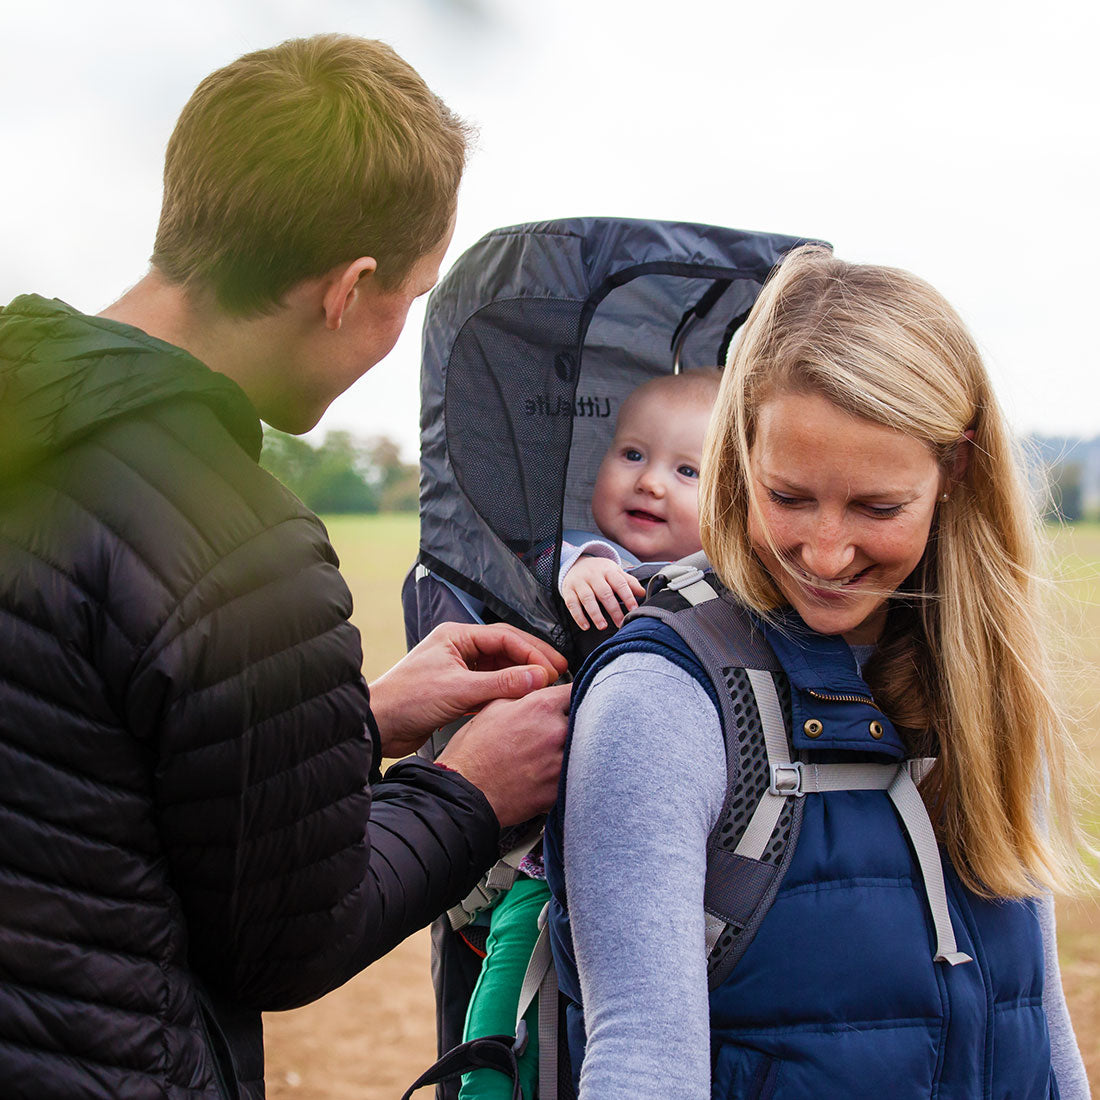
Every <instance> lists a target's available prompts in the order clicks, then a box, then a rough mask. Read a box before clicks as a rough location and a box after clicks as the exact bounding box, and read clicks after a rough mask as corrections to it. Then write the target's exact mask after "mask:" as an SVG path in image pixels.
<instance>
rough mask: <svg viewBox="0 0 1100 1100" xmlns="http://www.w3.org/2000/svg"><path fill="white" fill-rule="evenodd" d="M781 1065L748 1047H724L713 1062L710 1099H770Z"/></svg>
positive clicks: (776, 1060) (773, 1093) (773, 1092)
mask: <svg viewBox="0 0 1100 1100" xmlns="http://www.w3.org/2000/svg"><path fill="white" fill-rule="evenodd" d="M782 1068H783V1063H782V1062H781V1061H780V1060H779V1059H778V1058H773V1057H772V1056H771V1055H770V1054H765V1053H764V1052H763V1051H760V1050H751V1049H749V1048H748V1047H737V1046H728V1045H727V1046H723V1047H722V1048H721V1049H720V1050H719V1051H718V1056H717V1058H716V1059H715V1060H714V1071H713V1076H712V1081H711V1093H710V1094H711V1097H712V1100H771V1098H772V1097H773V1096H774V1095H775V1090H776V1086H777V1085H778V1083H779V1074H780V1071H781V1070H782Z"/></svg>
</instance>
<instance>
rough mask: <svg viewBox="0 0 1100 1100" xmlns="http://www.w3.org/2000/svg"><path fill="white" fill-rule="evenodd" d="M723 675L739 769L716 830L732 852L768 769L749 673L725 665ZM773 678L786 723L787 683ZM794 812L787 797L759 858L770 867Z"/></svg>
mask: <svg viewBox="0 0 1100 1100" xmlns="http://www.w3.org/2000/svg"><path fill="white" fill-rule="evenodd" d="M722 675H723V676H724V677H725V681H726V690H727V691H728V692H729V693H730V700H731V704H732V709H733V714H734V716H735V720H736V722H737V733H738V737H737V742H738V749H739V763H740V771H739V774H738V781H737V791H736V794H735V795H734V797H733V798H732V799H731V800H730V802H729V805H728V807H727V811H726V817H725V819H724V820H723V822H722V825H721V827H720V829H719V830H718V841H717V843H718V846H719V847H720V848H724V849H726V850H727V851H731V852H732V851H733V850H734V849H735V848H736V847H737V844H738V841H740V839H741V836H742V834H743V833H744V831H745V829H746V828H747V827H748V824H749V819H750V818H751V817H752V814H753V811H754V810H755V809H756V806H757V803H759V801H760V799H761V797H762V796H763V794H764V792H765V791H766V790H767V789H768V784H769V782H770V779H771V775H770V770H769V768H768V754H767V751H766V749H765V746H764V729H763V726H762V725H761V724H760V712H759V711H758V710H757V708H756V700H755V698H754V696H753V692H752V684H751V683H750V682H749V677H748V673H747V672H745V670H744V669H743V668H727V669H723V670H722ZM775 680H776V687H777V692H778V695H779V703H780V706H781V707H782V709H783V720H784V722H786V723H787V724H788V725H789V724H790V708H791V693H790V686H789V685H788V684H787V682H786V677H784V676H779V677H776V678H775ZM793 812H794V806H793V803H792V801H791V800H790V799H788V800H787V802H786V803H785V804H784V806H783V812H782V813H781V814H780V815H779V824H778V825H777V827H776V832H775V835H774V837H773V838H772V841H771V843H770V844H769V845H768V847H767V849H766V850H765V852H764V854H763V856H762V857H761V860H762V862H764V863H769V864H772V865H773V866H774V865H776V864H778V863H779V861H780V859H781V858H782V856H783V849H784V848H785V846H786V843H787V837H788V836H790V831H791V816H792V814H793Z"/></svg>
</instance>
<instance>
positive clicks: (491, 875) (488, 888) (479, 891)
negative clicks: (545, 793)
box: [447, 829, 542, 932]
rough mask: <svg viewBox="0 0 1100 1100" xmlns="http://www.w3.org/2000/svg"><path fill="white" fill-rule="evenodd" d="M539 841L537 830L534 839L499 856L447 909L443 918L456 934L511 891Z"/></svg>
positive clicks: (540, 836) (531, 838) (539, 832)
mask: <svg viewBox="0 0 1100 1100" xmlns="http://www.w3.org/2000/svg"><path fill="white" fill-rule="evenodd" d="M541 839H542V830H541V829H539V830H537V831H536V832H535V834H534V836H532V837H530V838H529V839H527V840H525V841H523V843H522V844H517V845H516V846H515V847H514V848H513V849H512V850H511V851H510V852H508V853H507V854H506V855H504V856H501V858H500V859H498V860H497V861H496V863H494V864H493V866H492V867H490V868H489V871H488V873H487V874H486V875H484V876H483V877H482V879H481V881H480V882H479V883H478V884H477V885H476V886H475V887H474V888H473V889H472V890H471V891H470V892H469V893H468V894H467V895H466V896H465V897H464V898H463V899H462V900H461V901H460V902H459V903H458V904H457V905H455V906H452V907H451V908H450V909H448V910H447V919H448V920H449V921H450V922H451V927H452V928H453V929H454V930H455V931H456V932H457V931H458V930H459V929H460V928H465V927H466V925H468V924H469V923H470V922H471V921H472V920H473V919H474V917H476V916H477V915H478V913H480V912H482V911H483V910H485V909H488V908H489V906H491V905H492V904H493V903H494V902H495V901H496V900H497V898H499V897H500V895H501V894H502V893H504V891H505V890H510V889H511V888H512V884H513V883H514V882H515V881H516V875H517V874H519V865H520V864H521V863H522V862H523V860H524V858H525V857H526V856H527V854H528V853H529V852H530V851H531V849H532V848H534V846H535V845H536V844H538V842H539V841H540V840H541Z"/></svg>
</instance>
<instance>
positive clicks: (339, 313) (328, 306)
mask: <svg viewBox="0 0 1100 1100" xmlns="http://www.w3.org/2000/svg"><path fill="white" fill-rule="evenodd" d="M377 268H378V262H377V261H376V260H374V259H373V258H372V257H370V256H360V257H359V259H358V260H352V262H351V263H350V264H345V265H343V266H341V267H335V268H333V270H332V271H331V273H330V274H329V279H328V285H327V287H326V289H325V296H324V299H323V302H322V308H323V309H324V311H325V328H327V329H329V330H330V331H332V332H335V331H336V330H337V329H338V328H339V327H340V324H341V323H342V321H343V320H344V311H345V310H346V309H347V307H348V306H349V305H350V304H351V302H352V300H353V299H354V298H355V295H356V293H357V292H358V288H359V280H360V279H361V278H362V277H363V276H364V275H366V276H368V277H369V276H371V275H373V274H374V272H375V271H376V270H377Z"/></svg>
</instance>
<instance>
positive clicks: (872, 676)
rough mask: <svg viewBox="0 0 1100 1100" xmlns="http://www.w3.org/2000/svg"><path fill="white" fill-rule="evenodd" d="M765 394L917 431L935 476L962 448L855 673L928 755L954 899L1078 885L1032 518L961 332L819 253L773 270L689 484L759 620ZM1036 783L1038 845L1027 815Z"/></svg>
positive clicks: (946, 308)
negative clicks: (958, 894)
mask: <svg viewBox="0 0 1100 1100" xmlns="http://www.w3.org/2000/svg"><path fill="white" fill-rule="evenodd" d="M780 392H796V393H798V392H803V393H813V394H820V395H821V396H823V397H825V398H827V399H828V400H829V401H831V402H833V403H834V404H835V405H837V406H838V407H839V408H840V409H842V410H844V411H846V412H848V413H850V414H852V415H854V416H859V417H862V418H865V419H867V420H869V421H872V422H874V423H876V424H881V425H884V426H886V427H889V428H892V429H895V430H897V431H899V432H903V433H905V434H906V435H908V436H911V437H912V438H914V439H917V440H920V441H921V442H922V443H924V444H925V445H926V446H927V447H928V449H929V451H930V452H931V454H932V455H933V457H934V458H935V460H936V461H937V463H939V465H940V467H941V469H942V470H943V471H944V473H945V475H946V477H947V479H948V481H950V479H951V476H952V474H953V472H954V471H955V469H956V466H955V462H956V457H957V455H958V452H959V448H960V447H969V450H970V454H969V464H968V467H967V469H966V473H965V476H964V477H963V478H962V479H961V481H960V482H959V483H958V484H956V485H954V486H953V488H952V490H951V497H950V500H949V501H948V502H946V503H940V504H938V505H937V510H936V516H935V519H934V521H933V527H932V531H931V533H930V536H929V540H928V545H927V547H926V549H925V553H924V557H923V558H922V560H921V562H920V564H919V566H918V567H917V569H916V571H915V572H914V574H913V576H912V577H911V578H910V580H909V582H907V584H906V585H904V586H903V588H902V589H901V590H899V592H898V593H897V594H896V596H895V598H893V599H892V600H891V603H890V611H889V615H888V618H887V626H886V630H885V633H884V636H883V638H882V640H881V641H880V643H879V645H878V648H877V651H876V654H875V656H874V657H873V658H872V661H871V662H870V663H869V665H868V667H867V669H866V670H865V671H866V675H867V679H868V681H869V683H870V684H871V686H872V688H873V689H874V691H875V694H876V698H877V700H878V701H879V703H880V705H882V707H883V709H884V710H885V711H886V712H887V713H888V714H890V716H891V718H892V719H894V720H895V721H896V722H897V723H898V724H899V725H900V726H902V727H905V728H906V730H907V735H908V737H909V740H910V749H911V750H912V751H913V752H914V754H916V755H925V754H927V755H937V756H938V760H939V762H938V764H937V766H936V767H935V769H934V770H933V771H932V773H931V775H930V776H929V777H928V778H927V779H926V780H925V782H924V784H922V794H923V795H924V797H925V800H926V801H927V802H928V804H929V809H930V811H931V813H932V817H933V821H934V822H935V824H936V828H937V832H938V834H939V835H940V837H941V839H942V840H943V842H944V843H945V844H946V846H947V848H948V851H949V852H950V854H951V858H952V860H953V862H954V864H955V867H956V868H957V870H958V871H959V874H960V875H961V876H962V877H963V879H964V880H965V881H966V882H967V884H968V885H969V886H970V887H971V888H973V889H975V890H978V891H979V892H982V893H992V894H995V895H999V896H1004V897H1024V896H1031V895H1034V894H1035V892H1036V890H1037V889H1038V888H1039V887H1040V886H1051V887H1065V886H1067V885H1069V884H1072V883H1073V882H1075V881H1081V877H1082V876H1083V875H1084V874H1085V873H1084V871H1083V870H1082V869H1081V865H1080V863H1079V861H1078V859H1077V857H1076V852H1077V850H1078V846H1079V837H1078V834H1077V833H1076V832H1075V826H1074V824H1073V818H1072V814H1071V812H1070V810H1071V806H1070V799H1069V795H1068V792H1067V783H1066V755H1067V751H1068V750H1069V748H1070V746H1071V742H1070V739H1069V736H1068V731H1067V728H1066V724H1065V722H1064V720H1063V717H1062V715H1061V714H1060V711H1059V708H1058V707H1057V706H1056V705H1055V703H1054V702H1053V700H1052V697H1051V678H1050V673H1049V668H1048V663H1047V660H1046V657H1045V652H1044V648H1045V643H1046V638H1044V636H1043V630H1042V628H1043V626H1044V618H1043V616H1042V615H1041V614H1040V610H1039V603H1040V599H1039V596H1040V588H1041V585H1040V583H1039V581H1038V578H1037V562H1038V543H1037V533H1038V520H1037V516H1036V513H1035V509H1034V506H1033V503H1032V500H1031V497H1030V495H1029V493H1028V492H1027V490H1026V487H1025V482H1024V479H1023V477H1022V473H1021V468H1020V463H1019V462H1018V461H1017V459H1016V455H1015V448H1014V444H1013V441H1012V438H1011V435H1010V433H1009V431H1008V428H1007V425H1006V423H1005V420H1004V417H1003V415H1002V414H1001V411H1000V409H999V407H998V405H997V401H996V399H995V397H994V395H993V392H992V388H991V385H990V382H989V378H988V375H987V373H986V370H985V367H984V365H983V363H982V360H981V356H980V355H979V353H978V350H977V347H976V346H975V344H974V341H973V339H972V338H971V336H970V334H969V333H968V332H967V330H966V327H965V326H964V325H963V323H962V321H961V319H960V318H959V316H958V315H957V314H956V312H955V311H954V310H953V309H952V308H951V306H950V305H949V304H948V303H947V302H946V301H945V300H944V298H943V297H942V296H941V295H940V294H939V293H938V292H937V291H935V290H934V289H933V288H932V287H931V286H929V285H928V284H927V283H925V282H923V281H922V280H920V279H918V278H916V277H915V276H913V275H910V274H909V273H907V272H904V271H899V270H895V269H892V268H887V267H875V266H870V265H861V264H849V263H845V262H843V261H841V260H838V259H836V258H834V257H833V256H832V254H831V253H830V252H829V251H828V250H827V249H824V248H821V247H820V246H806V247H803V248H800V249H797V250H795V251H794V252H792V253H791V254H790V255H789V256H788V257H787V258H786V259H785V260H784V261H783V262H782V264H781V265H780V267H779V269H778V270H777V271H776V272H775V273H773V276H772V278H771V279H770V280H769V282H768V283H767V285H766V286H765V287H764V289H763V291H762V293H761V295H760V297H759V299H758V300H757V302H756V304H755V306H754V308H753V311H752V313H751V315H750V316H749V319H748V321H747V322H746V324H745V326H744V329H743V331H742V333H741V336H740V339H739V341H738V342H737V344H736V345H735V347H734V348H733V349H732V350H731V353H730V361H729V364H728V366H727V368H726V372H725V377H724V379H723V383H722V389H721V392H720V394H719V397H718V401H717V404H716V406H715V410H714V415H713V417H712V419H711V425H710V430H709V432H708V435H707V443H706V447H705V450H704V455H703V470H702V479H701V483H700V492H699V505H700V523H701V534H702V541H703V548H704V550H705V551H706V552H707V555H708V557H709V558H710V561H711V563H712V564H713V565H714V568H715V570H716V572H717V573H718V575H719V577H720V578H721V579H722V581H723V582H724V583H725V584H726V585H728V586H729V587H730V588H731V589H732V590H733V591H734V592H735V593H736V594H737V595H738V596H739V597H740V598H741V599H742V600H744V601H745V602H746V603H747V604H749V605H750V606H751V607H753V608H755V609H757V610H758V611H760V612H762V613H765V614H767V613H768V612H769V611H771V610H773V609H775V608H776V607H778V606H779V605H780V604H781V603H782V602H783V601H782V597H781V596H780V594H779V590H778V588H777V587H776V585H775V584H774V582H773V581H772V579H771V577H770V576H769V575H768V573H767V571H766V570H765V569H764V567H763V565H762V563H761V562H760V559H759V558H758V557H757V556H756V554H755V553H754V552H753V549H752V546H751V544H750V541H749V535H748V518H749V514H750V510H755V514H756V515H757V517H758V518H759V519H760V520H761V526H762V527H764V528H765V530H766V524H764V523H763V511H762V509H761V503H760V500H759V499H758V494H757V490H756V488H755V487H754V483H753V479H752V478H751V477H750V476H749V469H750V467H749V456H750V451H751V448H752V444H753V439H754V435H755V430H756V423H757V414H758V410H759V408H760V405H761V403H762V402H764V401H766V400H767V399H768V398H769V397H771V396H773V395H775V394H776V393H780ZM971 432H972V433H973V443H972V444H968V443H967V442H966V437H965V436H964V433H971ZM1048 781H1049V787H1050V796H1051V802H1052V804H1053V808H1054V816H1055V822H1054V828H1053V829H1052V830H1051V833H1050V835H1048V834H1047V823H1046V822H1044V821H1043V820H1042V812H1041V811H1037V807H1040V806H1045V805H1047V790H1046V784H1047V782H1048Z"/></svg>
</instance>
